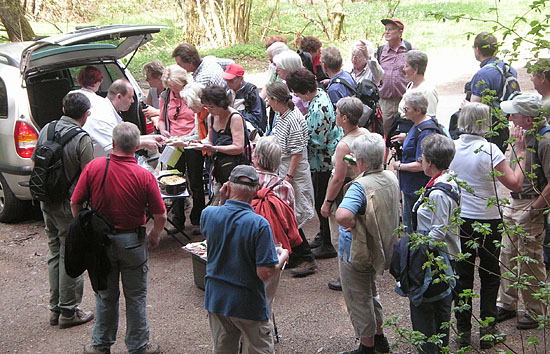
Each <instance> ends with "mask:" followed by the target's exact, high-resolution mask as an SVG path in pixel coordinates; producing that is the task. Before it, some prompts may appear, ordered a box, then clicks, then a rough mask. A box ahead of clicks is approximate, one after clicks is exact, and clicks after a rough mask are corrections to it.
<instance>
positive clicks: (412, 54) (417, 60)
mask: <svg viewBox="0 0 550 354" xmlns="http://www.w3.org/2000/svg"><path fill="white" fill-rule="evenodd" d="M405 60H406V61H407V64H409V65H410V66H411V67H412V68H413V69H416V73H417V74H418V75H424V73H425V72H426V67H427V66H428V56H427V55H426V53H424V52H423V51H421V50H409V51H408V52H407V54H405Z"/></svg>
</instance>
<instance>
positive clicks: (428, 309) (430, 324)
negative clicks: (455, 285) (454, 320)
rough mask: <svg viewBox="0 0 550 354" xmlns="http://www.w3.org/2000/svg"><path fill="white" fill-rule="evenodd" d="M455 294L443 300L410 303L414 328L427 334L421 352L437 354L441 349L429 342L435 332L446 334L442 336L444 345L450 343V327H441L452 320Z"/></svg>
mask: <svg viewBox="0 0 550 354" xmlns="http://www.w3.org/2000/svg"><path fill="white" fill-rule="evenodd" d="M452 300H453V296H452V294H449V295H448V296H446V297H444V298H443V299H441V300H438V301H434V302H423V303H422V304H420V306H414V305H413V304H412V303H410V309H411V322H412V328H413V330H415V331H418V332H421V333H422V334H424V335H425V336H426V339H425V341H426V342H425V343H424V345H422V349H421V350H420V349H419V350H418V352H419V353H425V354H437V353H440V352H441V351H440V350H439V346H437V345H435V344H432V343H428V339H429V338H430V337H431V336H433V335H434V334H445V337H443V338H442V340H443V343H442V344H441V346H442V347H446V346H448V345H449V328H445V329H441V324H442V323H443V322H449V321H450V320H451V304H452Z"/></svg>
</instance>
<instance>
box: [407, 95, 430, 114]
mask: <svg viewBox="0 0 550 354" xmlns="http://www.w3.org/2000/svg"><path fill="white" fill-rule="evenodd" d="M403 101H404V102H408V103H409V104H410V105H411V107H412V108H413V109H420V112H422V114H426V112H427V111H428V99H427V98H426V95H424V93H422V92H420V91H418V90H417V89H413V90H410V91H407V92H405V94H404V95H403Z"/></svg>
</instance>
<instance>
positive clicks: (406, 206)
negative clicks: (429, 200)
mask: <svg viewBox="0 0 550 354" xmlns="http://www.w3.org/2000/svg"><path fill="white" fill-rule="evenodd" d="M418 197H419V196H418V195H416V194H412V195H410V194H406V193H403V224H404V225H405V227H406V229H407V233H408V234H412V233H413V232H414V230H413V228H412V208H413V206H414V203H416V201H417V200H418Z"/></svg>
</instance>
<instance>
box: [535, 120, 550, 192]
mask: <svg viewBox="0 0 550 354" xmlns="http://www.w3.org/2000/svg"><path fill="white" fill-rule="evenodd" d="M548 132H550V125H547V126H545V127H543V128H542V129H541V130H540V131H539V132H538V135H539V136H540V137H541V138H542V139H544V134H546V133H548ZM537 138H538V137H537ZM533 150H534V151H533V160H532V163H533V164H537V165H539V166H541V167H540V171H541V172H542V174H541V175H538V176H537V178H536V182H537V187H539V188H540V187H541V186H544V185H545V182H546V176H545V175H544V170H543V169H542V164H541V161H540V158H539V139H535V144H534V145H533ZM541 190H542V189H541Z"/></svg>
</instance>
